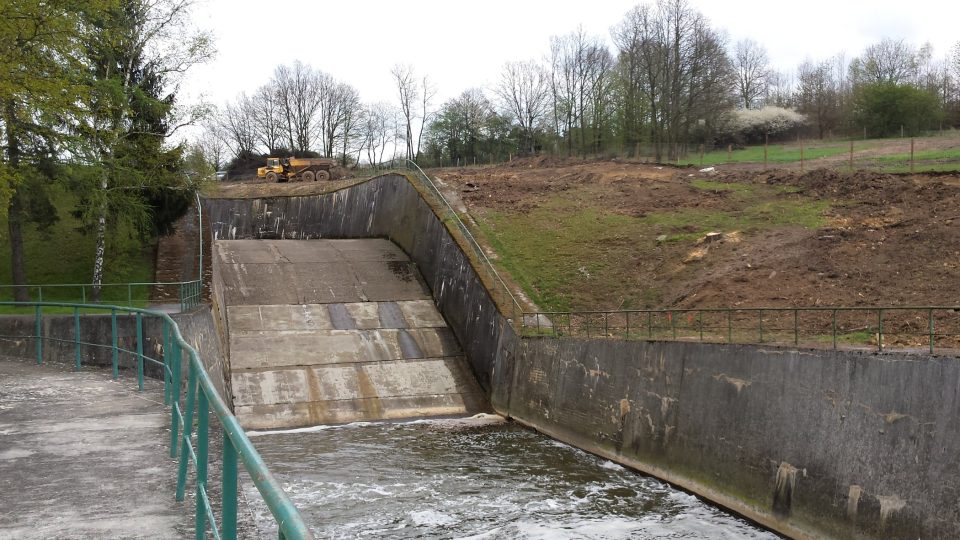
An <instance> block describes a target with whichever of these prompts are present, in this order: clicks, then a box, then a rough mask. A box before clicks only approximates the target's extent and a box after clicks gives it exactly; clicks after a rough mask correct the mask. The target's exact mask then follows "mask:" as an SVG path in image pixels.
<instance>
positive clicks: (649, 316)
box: [647, 311, 653, 339]
mask: <svg viewBox="0 0 960 540" xmlns="http://www.w3.org/2000/svg"><path fill="white" fill-rule="evenodd" d="M647 339H653V312H652V311H648V312H647Z"/></svg>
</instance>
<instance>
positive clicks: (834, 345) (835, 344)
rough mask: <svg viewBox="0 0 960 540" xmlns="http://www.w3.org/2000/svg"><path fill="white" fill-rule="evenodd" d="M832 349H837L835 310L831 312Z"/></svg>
mask: <svg viewBox="0 0 960 540" xmlns="http://www.w3.org/2000/svg"><path fill="white" fill-rule="evenodd" d="M833 348H834V349H836V348H837V310H833Z"/></svg>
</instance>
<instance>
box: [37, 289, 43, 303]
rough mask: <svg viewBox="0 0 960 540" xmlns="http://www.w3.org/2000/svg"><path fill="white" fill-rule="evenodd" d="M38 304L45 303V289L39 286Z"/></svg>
mask: <svg viewBox="0 0 960 540" xmlns="http://www.w3.org/2000/svg"><path fill="white" fill-rule="evenodd" d="M37 302H43V287H41V286H37Z"/></svg>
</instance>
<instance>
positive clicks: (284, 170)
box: [257, 157, 336, 182]
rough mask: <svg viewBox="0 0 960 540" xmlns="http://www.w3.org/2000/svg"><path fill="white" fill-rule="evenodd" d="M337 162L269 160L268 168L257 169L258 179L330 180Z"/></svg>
mask: <svg viewBox="0 0 960 540" xmlns="http://www.w3.org/2000/svg"><path fill="white" fill-rule="evenodd" d="M335 164H336V162H335V161H334V160H332V159H330V158H293V157H291V158H275V157H270V158H267V166H266V167H260V168H259V169H257V177H258V178H266V179H267V182H287V181H290V180H293V181H294V182H299V181H301V180H303V181H306V182H312V181H314V180H329V179H330V169H331V167H333V166H334V165H335Z"/></svg>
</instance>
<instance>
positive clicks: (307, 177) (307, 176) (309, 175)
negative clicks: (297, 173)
mask: <svg viewBox="0 0 960 540" xmlns="http://www.w3.org/2000/svg"><path fill="white" fill-rule="evenodd" d="M316 179H317V175H315V174H313V171H305V172H304V173H303V181H304V182H313V181H314V180H316Z"/></svg>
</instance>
